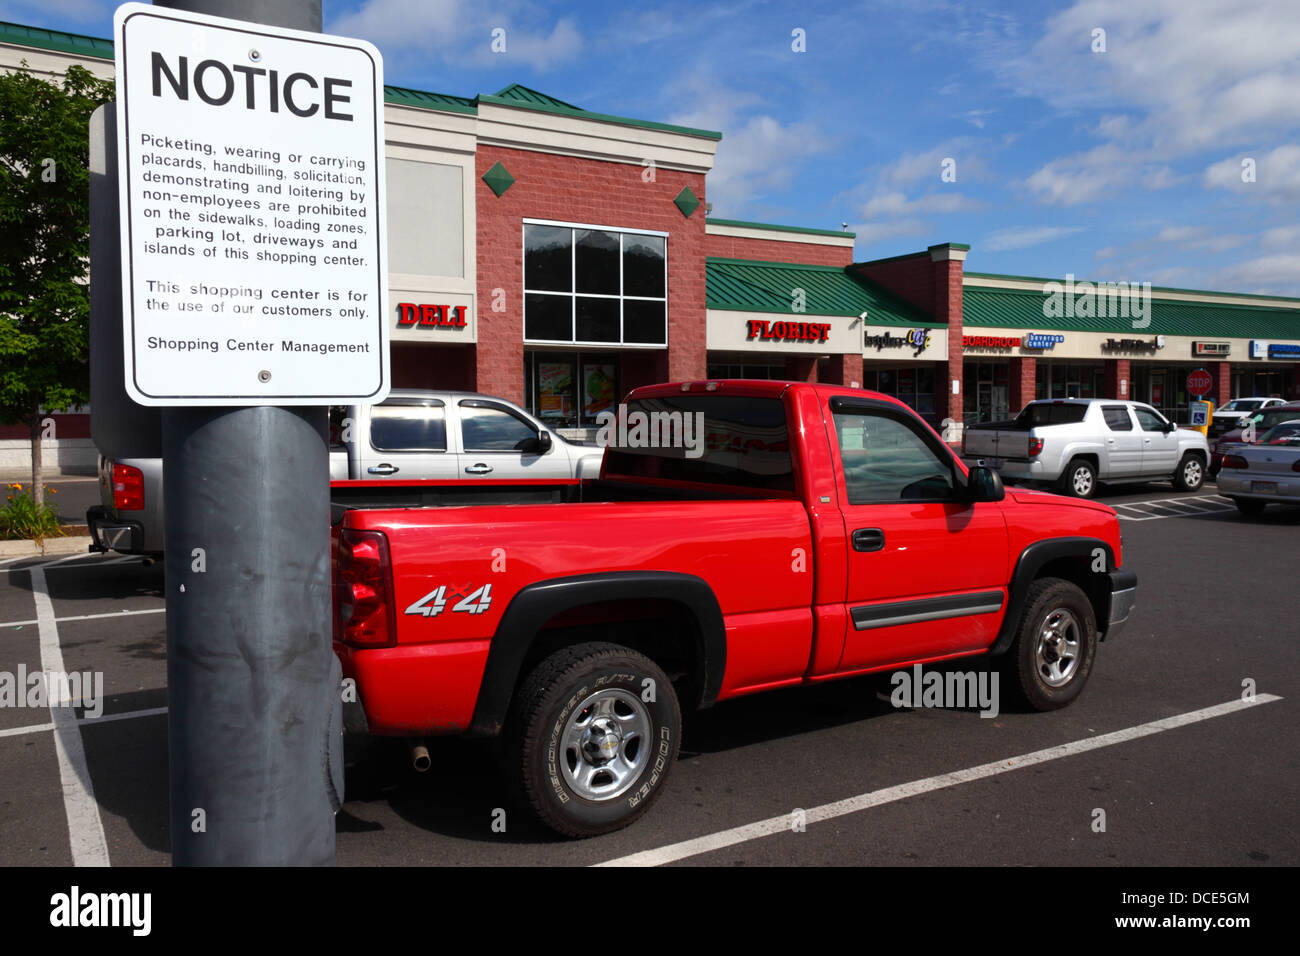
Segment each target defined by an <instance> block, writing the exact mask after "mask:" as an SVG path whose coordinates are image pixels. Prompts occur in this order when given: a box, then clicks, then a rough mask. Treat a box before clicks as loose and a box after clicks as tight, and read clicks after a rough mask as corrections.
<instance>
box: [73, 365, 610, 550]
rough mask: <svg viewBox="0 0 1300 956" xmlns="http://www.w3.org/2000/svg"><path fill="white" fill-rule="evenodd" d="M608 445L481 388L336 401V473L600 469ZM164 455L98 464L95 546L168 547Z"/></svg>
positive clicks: (475, 474) (473, 474) (388, 475)
mask: <svg viewBox="0 0 1300 956" xmlns="http://www.w3.org/2000/svg"><path fill="white" fill-rule="evenodd" d="M603 456H604V449H602V448H598V447H596V446H595V445H580V444H575V443H573V442H569V441H566V440H565V439H564V438H561V437H560V436H559V435H557V434H555V433H554V432H552V431H551V430H550V429H548V428H547V427H546V426H545V425H544V424H542V423H541V422H540V421H538V420H537V419H535V418H534V417H533V416H531V415H529V414H528V413H527V412H525V411H524V410H523V409H522V408H520V407H519V406H518V405H516V404H514V402H511V401H508V400H506V399H504V398H494V397H493V396H490V395H480V394H477V393H474V392H453V391H422V390H417V389H393V390H392V391H391V392H390V393H389V396H388V398H387V399H386V400H385V401H384V402H383V403H382V404H379V405H354V406H351V407H342V406H340V407H336V408H333V409H331V410H330V480H331V481H333V482H340V481H373V480H382V479H392V478H394V477H397V476H400V477H401V478H403V479H406V478H413V479H426V480H428V479H437V480H442V481H452V480H456V479H476V480H490V479H501V478H507V479H519V478H530V479H560V478H594V477H595V476H596V475H598V474H599V473H600V463H601V459H602V457H603ZM162 477H163V469H162V460H161V459H158V458H124V459H122V460H121V461H112V460H110V459H107V458H103V457H102V456H101V458H100V463H99V485H100V504H99V505H96V506H95V507H92V508H90V509H89V510H88V511H87V513H86V524H87V525H88V526H89V528H90V535H91V539H92V541H93V542H94V543H93V544H92V545H91V550H92V551H120V552H121V553H123V554H146V555H157V554H161V553H162V550H163V540H164V526H163V490H162V489H163V483H162Z"/></svg>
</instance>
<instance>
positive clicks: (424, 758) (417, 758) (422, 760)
mask: <svg viewBox="0 0 1300 956" xmlns="http://www.w3.org/2000/svg"><path fill="white" fill-rule="evenodd" d="M406 743H407V746H409V747H410V748H411V766H412V767H414V768H415V772H416V773H425V772H427V771H428V769H429V768H430V767H432V766H433V761H432V760H431V759H430V758H429V748H428V747H426V746H425V745H424V741H422V740H408V741H407V742H406Z"/></svg>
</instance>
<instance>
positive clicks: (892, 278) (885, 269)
mask: <svg viewBox="0 0 1300 956" xmlns="http://www.w3.org/2000/svg"><path fill="white" fill-rule="evenodd" d="M937 265H940V263H936V262H931V261H930V254H929V253H928V252H920V253H917V254H916V255H914V256H907V257H906V258H903V259H888V260H885V261H882V262H864V263H861V264H859V265H856V266H854V267H853V271H854V272H857V273H860V274H861V275H863V276H865V277H866V278H868V279H870V280H871V281H873V282H878V283H879V284H880V285H882V286H884V287H885V288H886V289H888V290H889V291H890V292H892V293H894V295H896V296H898V297H899V298H901V299H905V300H906V301H908V302H910V303H912V305H914V306H916V307H917V308H918V309H922V310H924V311H925V312H927V313H929V314H931V315H933V314H934V311H935V301H934V290H935V286H934V267H935V266H937Z"/></svg>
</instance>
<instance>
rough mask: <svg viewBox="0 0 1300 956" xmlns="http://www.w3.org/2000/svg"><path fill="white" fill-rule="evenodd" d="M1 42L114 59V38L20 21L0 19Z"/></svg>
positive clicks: (101, 58) (99, 58)
mask: <svg viewBox="0 0 1300 956" xmlns="http://www.w3.org/2000/svg"><path fill="white" fill-rule="evenodd" d="M0 43H13V44H15V45H17V46H30V47H35V48H36V49H38V50H53V51H55V52H57V53H73V54H76V55H77V56H88V57H93V58H94V59H97V60H111V59H113V41H112V40H104V39H101V38H99V37H88V36H82V35H81V34H79V33H64V32H63V31H61V30H46V29H44V28H43V27H25V26H23V25H22V24H20V23H5V22H3V21H0Z"/></svg>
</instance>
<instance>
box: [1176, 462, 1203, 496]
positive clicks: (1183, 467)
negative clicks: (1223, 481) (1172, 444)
mask: <svg viewBox="0 0 1300 956" xmlns="http://www.w3.org/2000/svg"><path fill="white" fill-rule="evenodd" d="M1203 484H1205V465H1204V463H1202V461H1201V459H1200V458H1198V457H1196V456H1195V455H1184V456H1183V460H1182V461H1180V462H1179V463H1178V470H1177V471H1176V472H1174V487H1175V488H1176V489H1178V490H1179V491H1199V490H1200V488H1201V485H1203Z"/></svg>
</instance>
